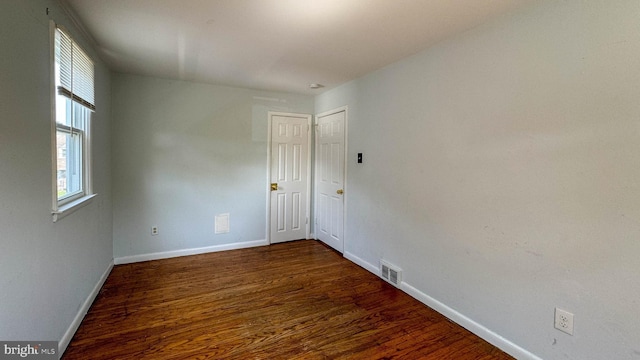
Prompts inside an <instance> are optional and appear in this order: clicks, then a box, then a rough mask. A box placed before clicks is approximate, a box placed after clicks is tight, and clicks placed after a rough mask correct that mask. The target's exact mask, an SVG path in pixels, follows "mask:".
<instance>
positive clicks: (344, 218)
mask: <svg viewBox="0 0 640 360" xmlns="http://www.w3.org/2000/svg"><path fill="white" fill-rule="evenodd" d="M342 111H344V164H343V165H344V174H343V176H344V179H342V187H343V189H344V196H343V197H342V199H343V200H342V253H343V254H344V253H345V252H346V250H345V248H346V242H347V240H346V234H347V201H348V199H349V185H348V184H347V178H348V176H347V173H348V168H349V167H348V166H347V165H348V164H349V142H348V139H349V126H348V124H349V106H347V105H344V106H341V107H338V108H335V109H332V110H329V111H325V112H322V113H319V114H316V115H315V116H314V121H313V122H314V126H313V135H314V137H313V155H314V158H313V231H314V234H313V238H314V239H316V240H319V239H318V237H317V236H316V235H315V232H316V221H315V220H316V217H317V216H318V201H317V200H318V199H317V196H316V195H317V194H316V190H317V189H318V180H317V176H318V164H317V162H316V158H315V155H316V154H317V151H318V149H317V146H318V141H317V140H318V135H317V131H316V130H317V129H318V118H321V117H324V116H329V115H333V114H337V113H339V112H342Z"/></svg>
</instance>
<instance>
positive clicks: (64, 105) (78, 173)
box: [52, 27, 95, 221]
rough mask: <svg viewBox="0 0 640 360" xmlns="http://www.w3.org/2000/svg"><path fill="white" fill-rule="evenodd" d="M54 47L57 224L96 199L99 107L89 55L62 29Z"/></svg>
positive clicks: (55, 200) (57, 29)
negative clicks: (94, 128) (94, 133)
mask: <svg viewBox="0 0 640 360" xmlns="http://www.w3.org/2000/svg"><path fill="white" fill-rule="evenodd" d="M53 44H54V45H53V55H54V56H53V58H54V61H53V71H54V80H55V82H54V94H55V95H54V96H55V102H54V104H53V107H54V112H53V114H54V115H53V118H54V120H53V121H54V122H55V125H54V126H52V129H53V128H55V136H54V137H52V139H53V142H54V149H53V153H54V154H55V161H54V169H53V178H54V179H55V180H54V184H53V188H54V196H53V197H54V204H53V215H54V221H56V220H57V219H58V218H59V217H61V215H64V214H65V213H67V212H71V211H73V210H74V209H75V208H77V207H79V206H80V205H82V204H83V203H86V201H87V200H89V199H91V198H92V197H93V193H92V191H91V172H90V168H91V163H90V159H91V156H90V152H89V151H90V149H91V146H90V145H91V143H90V140H91V137H90V133H91V132H90V126H91V116H92V114H93V112H94V111H95V105H94V68H93V62H92V61H91V59H90V58H89V56H87V54H86V53H85V52H84V51H82V49H81V48H80V47H79V46H78V45H77V44H76V42H75V41H73V39H71V37H70V36H69V35H68V33H67V32H65V31H64V30H63V29H61V28H59V27H56V28H55V34H54V41H53Z"/></svg>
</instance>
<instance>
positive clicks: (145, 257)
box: [113, 240, 269, 265]
mask: <svg viewBox="0 0 640 360" xmlns="http://www.w3.org/2000/svg"><path fill="white" fill-rule="evenodd" d="M265 245H269V242H268V241H267V240H254V241H245V242H239V243H232V244H224V245H213V246H206V247H201V248H193V249H183V250H172V251H163V252H156V253H149V254H140V255H131V256H122V257H117V258H115V259H113V261H114V263H115V264H116V265H121V264H130V263H136V262H141V261H149V260H159V259H168V258H173V257H179V256H187V255H198V254H206V253H210V252H218V251H227V250H237V249H245V248H250V247H256V246H265Z"/></svg>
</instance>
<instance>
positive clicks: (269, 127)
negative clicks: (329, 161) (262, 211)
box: [264, 111, 313, 244]
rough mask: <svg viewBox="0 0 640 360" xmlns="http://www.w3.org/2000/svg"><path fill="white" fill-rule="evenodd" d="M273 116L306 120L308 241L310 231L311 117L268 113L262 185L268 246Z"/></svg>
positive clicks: (300, 114) (296, 114)
mask: <svg viewBox="0 0 640 360" xmlns="http://www.w3.org/2000/svg"><path fill="white" fill-rule="evenodd" d="M274 116H288V117H297V118H306V119H307V129H308V131H307V144H308V148H307V208H306V209H305V211H306V214H307V215H306V237H307V239H309V234H310V229H311V219H310V217H311V191H312V190H311V175H312V174H311V145H312V142H311V126H312V119H313V115H311V114H302V113H288V112H279V111H268V112H267V178H266V182H265V184H264V188H265V189H266V192H267V205H266V209H267V223H266V239H267V242H268V243H269V244H272V242H271V188H270V186H269V184H271V126H272V122H273V120H272V118H273V117H274Z"/></svg>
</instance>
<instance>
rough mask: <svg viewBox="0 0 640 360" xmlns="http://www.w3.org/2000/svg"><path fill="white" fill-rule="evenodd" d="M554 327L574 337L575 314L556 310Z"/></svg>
mask: <svg viewBox="0 0 640 360" xmlns="http://www.w3.org/2000/svg"><path fill="white" fill-rule="evenodd" d="M554 327H555V328H556V329H558V330H560V331H562V332H565V333H567V334H569V335H573V314H572V313H570V312H568V311H566V310H562V309H558V308H556V316H555V322H554Z"/></svg>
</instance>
